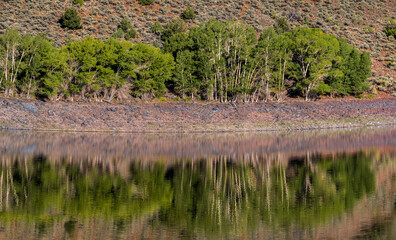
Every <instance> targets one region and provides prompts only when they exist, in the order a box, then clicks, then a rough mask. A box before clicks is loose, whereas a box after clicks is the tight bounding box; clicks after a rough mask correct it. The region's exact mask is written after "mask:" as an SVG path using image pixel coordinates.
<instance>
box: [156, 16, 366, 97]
mask: <svg viewBox="0 0 396 240" xmlns="http://www.w3.org/2000/svg"><path fill="white" fill-rule="evenodd" d="M257 35H258V34H257V32H256V31H255V30H254V29H253V28H251V27H249V26H247V25H245V24H242V23H238V22H233V21H228V22H219V21H217V20H214V19H212V20H210V21H208V22H204V23H202V24H201V25H199V26H198V27H193V28H191V30H190V31H189V32H187V31H186V27H185V26H184V22H182V21H180V20H175V21H173V22H171V23H169V24H167V26H166V27H165V29H164V30H162V40H163V41H164V51H166V52H170V53H172V54H173V56H174V58H175V61H176V68H175V71H174V81H173V85H172V86H171V87H172V90H174V91H175V92H176V93H178V94H180V95H181V96H191V97H192V98H194V97H195V96H197V97H200V98H202V99H206V100H219V101H221V102H226V101H230V100H232V101H235V100H243V101H258V100H269V99H276V100H282V99H283V98H284V97H285V96H286V95H287V94H289V95H301V96H304V97H305V98H306V99H307V100H308V99H309V98H310V97H312V96H315V95H320V94H332V95H358V94H361V93H362V92H364V91H366V90H367V89H368V87H369V85H368V83H367V81H366V80H367V78H368V77H369V76H370V73H371V71H370V65H371V63H370V56H369V54H368V53H366V52H365V53H360V52H359V51H358V50H357V49H356V48H354V47H352V46H350V45H349V44H348V43H347V42H346V41H345V40H344V39H337V38H336V37H334V36H331V35H327V34H325V33H323V32H322V31H321V30H320V29H308V28H303V27H300V28H295V29H293V30H289V28H288V26H287V22H285V21H282V20H280V21H278V22H277V24H276V25H275V26H274V27H273V28H268V29H266V30H264V31H263V32H262V33H261V34H260V37H259V39H257Z"/></svg>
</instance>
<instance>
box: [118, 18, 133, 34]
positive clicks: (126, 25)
mask: <svg viewBox="0 0 396 240" xmlns="http://www.w3.org/2000/svg"><path fill="white" fill-rule="evenodd" d="M131 27H132V23H131V22H130V21H129V20H128V18H123V19H122V20H121V23H120V25H118V28H119V29H122V31H124V32H128V30H129V29H130V28H131Z"/></svg>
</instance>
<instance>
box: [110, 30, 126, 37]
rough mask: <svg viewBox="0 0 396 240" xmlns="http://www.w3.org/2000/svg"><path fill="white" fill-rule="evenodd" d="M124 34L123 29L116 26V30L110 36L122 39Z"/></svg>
mask: <svg viewBox="0 0 396 240" xmlns="http://www.w3.org/2000/svg"><path fill="white" fill-rule="evenodd" d="M124 35H125V32H124V30H122V29H121V28H118V29H117V31H116V32H115V33H113V35H112V37H113V38H117V39H123V38H124Z"/></svg>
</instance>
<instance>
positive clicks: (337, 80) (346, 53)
mask: <svg viewBox="0 0 396 240" xmlns="http://www.w3.org/2000/svg"><path fill="white" fill-rule="evenodd" d="M338 42H339V45H340V50H339V52H338V54H337V55H338V57H339V59H337V61H335V62H334V63H333V67H332V69H331V71H330V72H329V75H328V76H327V78H326V80H325V82H326V83H327V84H328V85H329V86H330V87H331V92H332V93H333V94H338V95H355V96H357V95H359V94H361V93H363V92H365V91H367V90H368V89H369V87H370V85H369V83H368V81H367V79H368V78H369V77H370V76H371V59H370V55H369V53H367V52H364V53H360V52H359V51H358V50H357V49H356V48H354V47H352V46H350V45H349V44H348V43H347V41H346V40H344V39H338Z"/></svg>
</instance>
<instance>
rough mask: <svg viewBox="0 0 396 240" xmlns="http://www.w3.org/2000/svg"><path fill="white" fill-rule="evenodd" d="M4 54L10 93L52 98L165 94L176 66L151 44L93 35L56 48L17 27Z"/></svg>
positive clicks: (3, 83)
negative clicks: (96, 37) (167, 82)
mask: <svg viewBox="0 0 396 240" xmlns="http://www.w3.org/2000/svg"><path fill="white" fill-rule="evenodd" d="M0 57H1V60H0V66H1V70H0V72H1V78H0V87H1V88H2V90H3V91H4V95H5V96H14V95H16V94H18V95H19V96H23V97H30V96H32V95H35V96H37V97H42V98H49V99H52V100H59V99H65V98H78V99H87V98H89V99H95V100H109V101H110V100H112V99H113V98H115V97H116V98H118V99H125V98H129V97H130V96H131V95H132V96H134V97H142V98H152V97H159V96H161V95H163V94H164V93H165V91H166V88H165V81H169V80H170V79H171V76H172V70H173V68H174V61H173V58H172V56H171V55H170V54H165V53H162V52H161V50H160V49H158V48H155V47H153V46H149V45H146V44H140V43H139V44H133V43H131V42H128V41H120V40H116V39H114V38H110V39H108V40H107V41H105V42H104V41H101V40H96V39H93V38H91V37H89V38H86V39H84V40H82V41H69V42H68V43H67V44H66V45H65V46H63V47H61V48H56V47H54V46H53V45H52V44H51V43H50V42H49V41H48V40H47V39H45V38H44V37H42V36H36V37H32V36H30V35H24V36H21V35H20V34H19V33H18V32H17V31H15V30H9V31H7V32H6V33H5V34H4V35H2V36H1V37H0Z"/></svg>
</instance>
